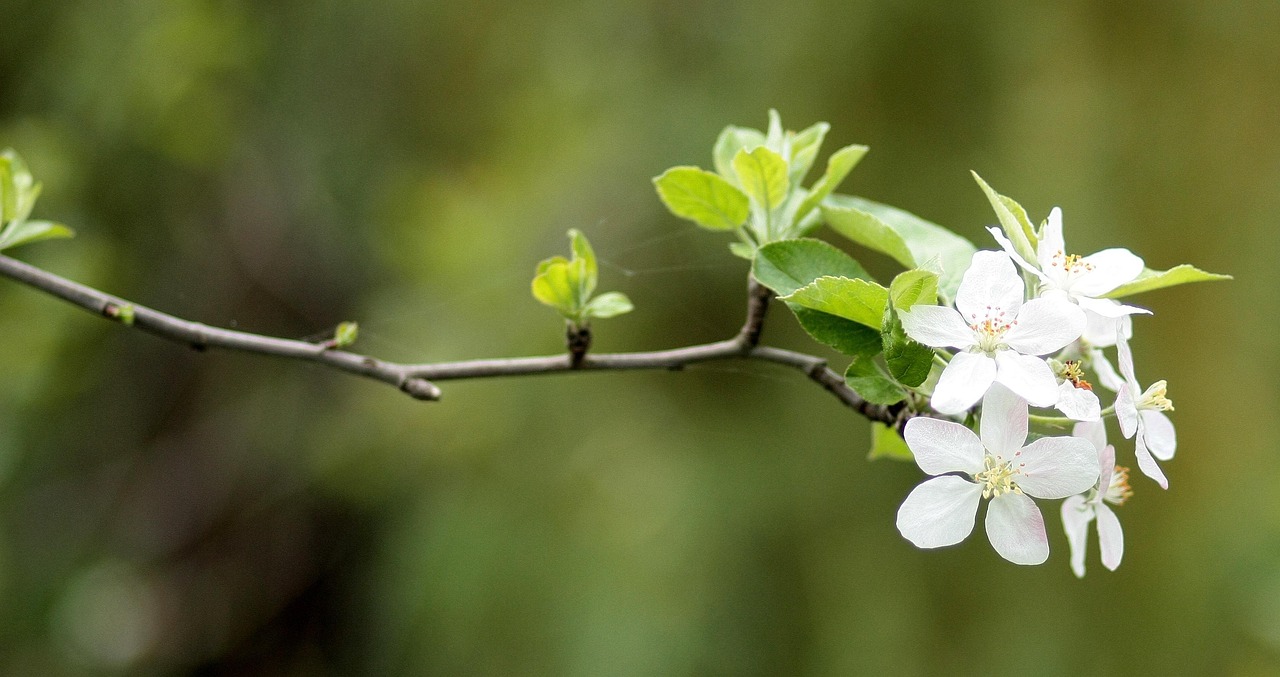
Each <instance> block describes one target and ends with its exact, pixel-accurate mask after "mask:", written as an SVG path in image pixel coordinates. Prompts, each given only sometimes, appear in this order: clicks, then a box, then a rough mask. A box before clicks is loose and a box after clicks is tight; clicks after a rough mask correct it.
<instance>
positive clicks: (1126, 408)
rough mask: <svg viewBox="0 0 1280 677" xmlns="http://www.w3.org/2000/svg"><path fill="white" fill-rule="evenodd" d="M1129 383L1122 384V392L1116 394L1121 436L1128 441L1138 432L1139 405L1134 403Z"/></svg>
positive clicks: (1117, 416)
mask: <svg viewBox="0 0 1280 677" xmlns="http://www.w3.org/2000/svg"><path fill="white" fill-rule="evenodd" d="M1129 388H1130V386H1129V384H1128V383H1122V384H1120V392H1118V393H1116V404H1115V409H1116V421H1117V422H1118V423H1119V424H1120V434H1121V435H1124V438H1125V439H1126V440H1127V439H1129V438H1130V437H1133V435H1134V433H1136V432H1138V405H1137V404H1135V403H1134V401H1133V392H1131V391H1130V390H1129Z"/></svg>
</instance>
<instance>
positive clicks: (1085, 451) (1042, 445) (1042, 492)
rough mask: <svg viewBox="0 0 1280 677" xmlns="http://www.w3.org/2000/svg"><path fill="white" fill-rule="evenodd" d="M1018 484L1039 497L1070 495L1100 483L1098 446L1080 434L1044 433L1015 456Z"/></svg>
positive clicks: (1016, 480)
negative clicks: (1060, 435) (1052, 435)
mask: <svg viewBox="0 0 1280 677" xmlns="http://www.w3.org/2000/svg"><path fill="white" fill-rule="evenodd" d="M1014 467H1015V468H1017V469H1019V470H1020V471H1021V472H1022V474H1021V475H1020V476H1018V477H1016V478H1015V479H1014V481H1015V483H1017V485H1018V488H1020V489H1022V490H1023V491H1024V492H1026V493H1027V494H1030V495H1031V496H1035V497H1036V498H1066V497H1067V496H1070V495H1072V494H1078V493H1080V492H1082V491H1086V490H1088V489H1091V488H1093V487H1094V486H1097V484H1098V450H1097V448H1096V447H1094V446H1093V443H1092V442H1090V441H1089V440H1083V439H1080V438H1079V437H1041V438H1040V439H1038V440H1036V441H1035V442H1032V443H1031V444H1028V445H1027V446H1025V447H1023V448H1022V451H1021V452H1019V453H1018V456H1017V458H1016V459H1015V460H1014Z"/></svg>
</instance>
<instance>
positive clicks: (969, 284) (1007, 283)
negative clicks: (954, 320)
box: [956, 251, 1023, 321]
mask: <svg viewBox="0 0 1280 677" xmlns="http://www.w3.org/2000/svg"><path fill="white" fill-rule="evenodd" d="M1022 296H1023V285H1022V278H1021V277H1019V276H1018V269H1017V268H1015V267H1014V265H1013V261H1012V260H1010V259H1009V255H1008V254H1005V253H1004V252H993V251H980V252H978V253H976V254H974V255H973V261H972V262H971V263H970V264H969V269H968V270H966V271H964V277H963V278H961V279H960V288H959V289H958V290H957V291H956V308H958V309H959V310H960V314H961V315H963V316H964V318H965V320H966V321H968V320H970V319H972V318H976V319H978V320H981V319H982V318H984V317H986V315H987V308H988V307H990V308H999V309H1001V310H1003V311H1004V312H1005V314H1006V315H1007V316H1009V317H1013V316H1014V315H1017V314H1018V309H1019V308H1021V307H1022Z"/></svg>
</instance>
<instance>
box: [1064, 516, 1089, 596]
mask: <svg viewBox="0 0 1280 677" xmlns="http://www.w3.org/2000/svg"><path fill="white" fill-rule="evenodd" d="M1092 521H1093V506H1091V505H1087V504H1086V503H1085V502H1084V497H1083V496H1070V497H1068V498H1067V500H1065V501H1063V502H1062V530H1063V531H1065V532H1067V545H1069V546H1070V547H1071V570H1072V571H1074V572H1075V574H1076V578H1084V556H1085V554H1086V552H1087V551H1088V548H1089V523H1090V522H1092Z"/></svg>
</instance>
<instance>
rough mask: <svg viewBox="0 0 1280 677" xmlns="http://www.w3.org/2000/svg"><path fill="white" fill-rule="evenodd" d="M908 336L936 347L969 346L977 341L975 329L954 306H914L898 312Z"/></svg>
mask: <svg viewBox="0 0 1280 677" xmlns="http://www.w3.org/2000/svg"><path fill="white" fill-rule="evenodd" d="M898 317H899V318H901V320H902V329H903V331H906V332H907V336H910V337H911V338H913V339H915V340H917V341H919V342H921V343H923V344H925V345H926V346H932V347H934V348H961V349H963V348H968V347H969V346H971V345H973V344H974V343H976V340H975V338H974V335H973V329H971V328H970V327H969V325H967V324H965V322H964V318H962V317H960V313H959V312H958V311H956V310H955V309H954V308H946V307H943V306H923V305H921V306H913V307H912V308H911V310H903V311H899V312H898Z"/></svg>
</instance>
